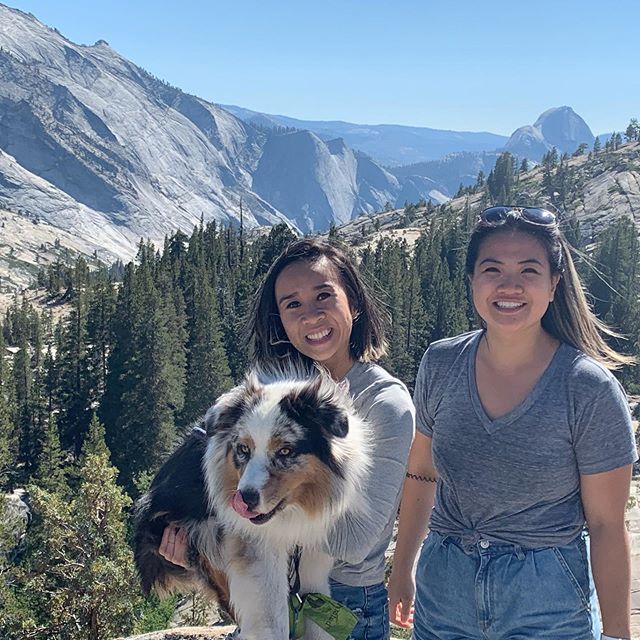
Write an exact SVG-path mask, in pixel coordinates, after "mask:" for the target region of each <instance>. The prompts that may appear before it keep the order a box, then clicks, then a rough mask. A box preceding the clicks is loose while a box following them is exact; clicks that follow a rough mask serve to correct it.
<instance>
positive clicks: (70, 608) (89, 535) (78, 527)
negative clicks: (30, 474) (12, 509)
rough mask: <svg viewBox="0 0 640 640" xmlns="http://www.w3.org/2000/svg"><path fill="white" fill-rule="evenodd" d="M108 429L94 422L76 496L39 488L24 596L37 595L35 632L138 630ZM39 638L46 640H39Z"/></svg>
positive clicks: (79, 635)
mask: <svg viewBox="0 0 640 640" xmlns="http://www.w3.org/2000/svg"><path fill="white" fill-rule="evenodd" d="M103 434H104V430H103V427H102V425H101V424H100V423H99V422H98V421H97V419H95V418H94V419H93V420H92V422H91V425H90V428H89V434H88V437H87V442H86V444H85V446H84V448H83V451H82V456H81V466H80V472H79V475H80V484H79V487H78V491H77V494H76V496H75V497H74V498H73V499H72V500H71V502H69V501H67V500H66V499H65V498H64V495H63V494H61V493H59V492H56V491H46V490H44V489H41V488H39V487H32V488H31V495H32V504H33V510H34V514H35V519H34V523H33V525H32V530H31V533H30V541H29V548H28V554H27V560H26V565H27V572H26V577H25V580H24V587H23V591H25V592H29V593H32V594H33V596H34V600H35V605H36V606H35V611H36V613H37V620H36V623H35V629H33V630H32V632H35V633H36V634H37V632H38V629H41V630H42V631H41V632H40V633H42V634H44V633H45V632H44V630H45V629H46V633H48V634H49V635H48V636H47V637H52V638H65V639H68V640H87V639H89V640H110V639H111V638H113V637H114V636H120V635H126V634H127V632H129V631H130V630H131V628H132V626H133V616H134V611H135V609H136V606H137V604H138V602H139V595H138V586H137V579H136V575H135V570H134V566H133V558H132V554H131V551H130V549H129V547H128V545H127V542H126V527H125V520H124V510H125V509H126V508H127V507H128V506H129V504H130V499H129V498H128V497H127V496H126V495H125V494H124V492H123V491H122V489H120V488H119V487H118V486H117V484H116V470H115V469H114V468H113V467H112V466H111V465H110V463H109V455H108V450H107V448H106V445H105V443H104V435H103ZM35 637H44V635H42V636H37V635H36V636H35Z"/></svg>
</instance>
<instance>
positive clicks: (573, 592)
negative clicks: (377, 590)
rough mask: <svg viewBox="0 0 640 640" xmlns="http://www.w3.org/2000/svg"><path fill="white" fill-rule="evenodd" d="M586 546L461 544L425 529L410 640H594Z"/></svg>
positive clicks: (595, 626)
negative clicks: (426, 532) (537, 546)
mask: <svg viewBox="0 0 640 640" xmlns="http://www.w3.org/2000/svg"><path fill="white" fill-rule="evenodd" d="M594 593H595V592H594V590H593V582H592V580H591V578H590V571H589V561H588V553H587V545H586V542H585V537H584V536H582V535H581V536H579V537H578V538H576V539H575V540H574V541H573V542H571V543H570V544H568V545H566V546H563V547H547V548H541V549H522V548H521V547H519V546H516V545H510V544H494V543H493V542H491V543H489V542H488V541H485V540H480V541H479V542H476V543H473V544H468V545H466V544H463V543H462V542H461V541H460V539H459V538H456V537H454V536H443V535H440V534H438V533H436V532H434V531H432V532H431V533H430V534H429V535H428V537H427V539H426V540H425V542H424V544H423V546H422V551H421V553H420V559H419V561H418V566H417V570H416V602H415V614H414V621H413V624H414V627H413V639H414V640H534V639H535V640H543V639H544V640H547V639H548V640H551V639H553V640H593V639H594V638H597V639H598V640H599V638H600V622H599V617H598V614H597V612H596V613H595V614H594V613H593V612H592V608H593V601H592V596H594Z"/></svg>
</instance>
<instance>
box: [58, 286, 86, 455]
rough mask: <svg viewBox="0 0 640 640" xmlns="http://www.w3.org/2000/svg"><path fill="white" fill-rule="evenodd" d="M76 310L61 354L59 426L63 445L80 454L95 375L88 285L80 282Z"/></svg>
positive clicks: (66, 327)
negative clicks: (89, 353)
mask: <svg viewBox="0 0 640 640" xmlns="http://www.w3.org/2000/svg"><path fill="white" fill-rule="evenodd" d="M71 289H72V290H74V294H73V298H72V308H71V312H70V313H69V316H68V318H67V319H66V321H65V322H64V325H63V329H62V344H61V351H60V353H59V354H58V363H57V366H58V384H59V387H58V397H59V402H60V417H59V421H58V422H59V426H60V433H61V435H62V445H63V446H64V447H65V448H71V449H72V450H73V451H74V453H75V454H76V455H77V454H78V453H80V448H81V446H82V440H83V438H84V435H85V433H86V431H87V428H88V426H89V420H90V418H91V413H90V405H91V397H90V388H91V375H90V371H89V361H88V358H87V302H86V291H85V288H84V284H82V283H81V282H78V281H76V282H75V285H72V287H71Z"/></svg>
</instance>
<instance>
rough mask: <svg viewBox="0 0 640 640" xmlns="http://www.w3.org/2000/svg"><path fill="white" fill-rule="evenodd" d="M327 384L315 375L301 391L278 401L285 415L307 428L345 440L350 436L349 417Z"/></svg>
mask: <svg viewBox="0 0 640 640" xmlns="http://www.w3.org/2000/svg"><path fill="white" fill-rule="evenodd" d="M328 384H333V383H327V381H325V380H323V378H322V377H321V376H318V377H317V378H315V379H314V380H312V381H311V382H309V383H307V384H305V385H304V387H302V388H301V389H297V390H295V391H292V392H291V393H289V394H287V395H286V396H284V398H282V400H280V407H281V408H282V410H283V411H284V413H285V414H286V415H288V416H289V417H290V418H291V419H292V420H295V421H296V422H297V423H298V424H301V425H302V426H303V427H307V428H308V429H313V430H317V431H323V432H324V433H325V434H327V435H330V436H335V437H337V438H344V437H345V436H346V435H347V433H349V416H348V414H347V412H346V411H345V409H344V408H343V407H342V406H341V404H340V402H338V401H337V399H336V398H335V397H334V395H333V393H332V390H331V388H330V387H328V386H327V385H328Z"/></svg>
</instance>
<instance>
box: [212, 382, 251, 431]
mask: <svg viewBox="0 0 640 640" xmlns="http://www.w3.org/2000/svg"><path fill="white" fill-rule="evenodd" d="M247 400H248V396H247V392H246V388H245V387H244V386H239V387H235V388H234V389H231V391H228V392H227V393H225V394H223V395H221V396H220V397H219V398H218V400H217V402H216V403H215V404H214V405H213V406H212V407H211V408H210V409H209V410H208V411H207V413H206V415H205V417H204V429H205V431H206V432H207V436H208V437H211V436H212V435H213V434H214V433H218V432H220V431H228V430H229V429H231V428H232V427H233V426H235V424H236V422H238V420H240V417H241V416H242V414H243V412H244V411H245V408H246V406H247Z"/></svg>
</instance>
